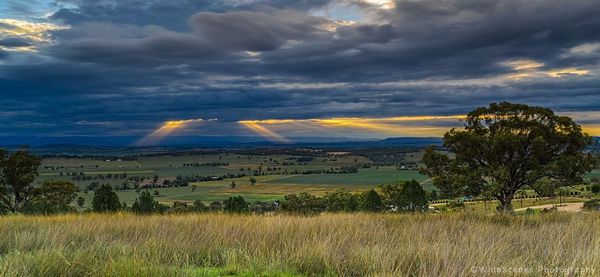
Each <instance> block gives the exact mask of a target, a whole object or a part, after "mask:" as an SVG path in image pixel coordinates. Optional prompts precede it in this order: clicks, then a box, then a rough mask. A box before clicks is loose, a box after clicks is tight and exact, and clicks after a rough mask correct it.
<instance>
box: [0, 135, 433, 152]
mask: <svg viewBox="0 0 600 277" xmlns="http://www.w3.org/2000/svg"><path fill="white" fill-rule="evenodd" d="M138 140H139V137H83V136H70V137H0V147H2V148H8V149H16V148H19V147H21V146H23V145H27V146H28V147H29V148H30V149H31V150H32V151H33V152H36V153H38V154H47V155H55V154H65V155H78V154H85V155H90V154H92V155H93V154H98V155H113V154H117V153H121V152H128V153H130V154H133V153H155V152H156V153H161V152H168V151H172V150H197V149H202V148H257V147H315V148H326V149H350V148H370V147H411V148H412V147H423V146H427V145H440V144H441V142H442V139H441V138H437V137H401V138H387V139H359V138H345V137H293V138H290V140H291V141H293V142H291V143H281V142H273V141H268V140H266V139H265V138H262V137H253V136H202V137H181V136H179V137H177V136H174V137H169V138H165V140H163V141H161V143H160V144H158V145H154V146H136V145H135V142H136V141H138Z"/></svg>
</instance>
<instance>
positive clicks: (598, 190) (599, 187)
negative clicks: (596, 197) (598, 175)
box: [591, 184, 600, 194]
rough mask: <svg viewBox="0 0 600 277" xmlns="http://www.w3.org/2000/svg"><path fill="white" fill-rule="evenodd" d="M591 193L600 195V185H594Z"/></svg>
mask: <svg viewBox="0 0 600 277" xmlns="http://www.w3.org/2000/svg"><path fill="white" fill-rule="evenodd" d="M591 191H592V193H593V194H598V193H600V184H593V185H592V188H591Z"/></svg>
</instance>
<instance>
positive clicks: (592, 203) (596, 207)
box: [583, 198, 600, 211]
mask: <svg viewBox="0 0 600 277" xmlns="http://www.w3.org/2000/svg"><path fill="white" fill-rule="evenodd" d="M583 209H584V210H587V211H600V198H595V199H591V200H588V201H585V202H584V203H583Z"/></svg>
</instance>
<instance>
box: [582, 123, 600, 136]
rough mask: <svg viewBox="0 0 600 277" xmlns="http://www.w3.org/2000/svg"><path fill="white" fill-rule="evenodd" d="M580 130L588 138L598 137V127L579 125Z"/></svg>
mask: <svg viewBox="0 0 600 277" xmlns="http://www.w3.org/2000/svg"><path fill="white" fill-rule="evenodd" d="M581 129H582V130H583V132H585V133H587V134H588V135H590V136H600V125H594V124H590V125H581Z"/></svg>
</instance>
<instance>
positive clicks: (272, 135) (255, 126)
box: [238, 121, 291, 143]
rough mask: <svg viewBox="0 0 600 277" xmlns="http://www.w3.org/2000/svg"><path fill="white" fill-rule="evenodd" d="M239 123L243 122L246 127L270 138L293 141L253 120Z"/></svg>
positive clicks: (283, 141)
mask: <svg viewBox="0 0 600 277" xmlns="http://www.w3.org/2000/svg"><path fill="white" fill-rule="evenodd" d="M238 123H240V124H242V125H243V126H244V127H246V128H248V129H249V130H251V131H252V132H255V133H257V134H259V135H261V136H262V137H264V138H266V139H268V140H271V141H276V142H282V143H290V142H291V140H289V139H287V138H286V137H284V136H282V135H280V134H278V133H275V132H274V131H272V130H270V129H268V128H267V127H265V126H262V125H260V124H259V123H255V122H253V121H239V122H238Z"/></svg>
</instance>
